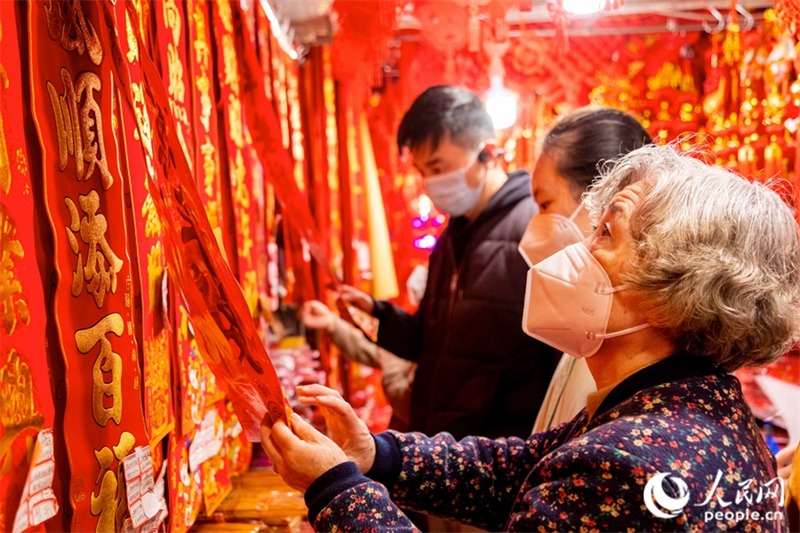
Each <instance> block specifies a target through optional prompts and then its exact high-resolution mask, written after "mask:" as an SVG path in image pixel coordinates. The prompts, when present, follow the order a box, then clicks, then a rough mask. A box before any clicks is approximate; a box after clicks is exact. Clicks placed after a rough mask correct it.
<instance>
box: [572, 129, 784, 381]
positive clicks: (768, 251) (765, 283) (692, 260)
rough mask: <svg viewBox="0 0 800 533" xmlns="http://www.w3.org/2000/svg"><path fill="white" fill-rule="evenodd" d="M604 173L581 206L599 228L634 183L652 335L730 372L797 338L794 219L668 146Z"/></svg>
mask: <svg viewBox="0 0 800 533" xmlns="http://www.w3.org/2000/svg"><path fill="white" fill-rule="evenodd" d="M615 163H616V164H614V165H608V166H607V167H606V171H605V172H604V177H603V176H601V178H600V179H598V180H597V181H595V183H594V184H593V185H592V187H591V188H590V189H589V191H588V192H587V193H586V195H585V197H584V203H585V204H586V205H587V207H588V209H589V213H590V217H591V219H592V220H593V221H594V222H595V223H597V222H598V221H599V220H600V217H601V215H602V213H603V211H604V210H605V209H606V207H607V206H608V205H609V204H610V203H611V201H612V198H613V197H614V196H615V195H616V194H617V193H618V192H619V191H621V190H622V189H624V188H625V187H627V186H628V185H630V184H632V183H635V182H642V185H643V191H644V192H643V195H642V199H641V201H640V202H639V204H638V205H637V206H636V208H635V209H634V211H633V213H632V214H631V218H630V228H631V234H632V236H633V239H634V241H635V242H636V254H637V259H636V264H634V265H631V266H632V267H633V268H630V269H629V272H626V274H625V276H624V279H623V280H622V281H623V282H624V283H625V284H626V285H627V286H628V287H630V288H631V289H633V290H636V291H639V293H640V294H641V295H642V296H643V298H644V301H645V302H646V303H645V313H646V316H647V318H648V321H649V322H650V324H651V325H652V326H653V327H656V328H659V329H661V330H662V331H663V332H664V333H665V334H666V335H667V336H669V337H670V338H671V339H673V341H674V342H675V343H676V345H677V347H678V348H679V349H684V350H687V351H689V352H691V353H695V354H698V355H705V356H709V357H711V358H712V360H713V361H714V363H715V364H716V365H717V366H718V367H720V368H722V369H724V370H726V371H729V372H730V371H733V370H736V369H737V368H740V367H742V366H753V365H761V364H766V363H770V362H772V361H774V360H775V359H776V358H777V357H778V356H780V355H781V354H783V353H785V352H786V351H788V350H789V349H790V348H791V347H792V346H793V345H794V344H795V343H796V342H797V341H798V339H799V338H800V272H798V269H799V268H800V235H799V234H798V226H797V223H796V221H795V219H794V215H793V210H792V208H790V207H789V206H788V205H786V203H784V201H783V200H782V199H781V198H780V197H779V196H778V194H777V193H775V192H774V191H772V190H770V188H769V187H768V186H767V185H765V184H762V183H758V182H751V181H748V180H746V179H744V178H742V177H741V176H738V175H736V174H734V173H732V172H730V171H728V170H726V169H724V168H722V167H718V166H709V165H706V164H704V163H703V162H701V161H699V160H698V159H696V158H694V157H691V156H689V155H682V154H679V153H678V152H677V151H676V150H675V149H674V148H673V147H671V146H662V147H659V146H653V145H651V146H645V147H643V148H640V149H638V150H634V151H633V152H630V153H629V154H627V155H625V156H623V157H621V158H620V159H618V160H617V161H616V162H615Z"/></svg>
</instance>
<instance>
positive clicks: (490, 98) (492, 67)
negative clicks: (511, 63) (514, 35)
mask: <svg viewBox="0 0 800 533" xmlns="http://www.w3.org/2000/svg"><path fill="white" fill-rule="evenodd" d="M508 47H509V42H508V41H507V40H506V41H503V42H489V41H485V42H484V43H483V48H484V50H486V54H487V55H488V56H489V57H490V58H491V59H490V62H489V90H488V91H486V102H485V104H484V105H485V106H486V112H487V113H489V116H490V117H492V123H494V127H495V129H497V130H504V129H506V128H510V127H511V126H513V125H514V123H515V122H516V121H517V95H516V94H514V93H512V92H511V91H509V90H508V89H506V86H505V85H504V84H503V79H504V78H505V75H506V69H505V67H504V66H503V60H502V59H501V58H502V57H503V54H505V53H506V51H507V50H508Z"/></svg>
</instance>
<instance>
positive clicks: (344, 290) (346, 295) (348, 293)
mask: <svg viewBox="0 0 800 533" xmlns="http://www.w3.org/2000/svg"><path fill="white" fill-rule="evenodd" d="M339 292H340V294H339V297H340V298H341V299H342V300H344V301H345V302H347V303H349V304H350V305H352V306H354V307H357V308H359V309H361V310H362V311H364V312H365V313H368V314H370V315H371V314H372V311H373V310H374V309H375V301H374V300H373V299H372V296H370V295H369V294H367V293H365V292H361V291H360V290H358V289H356V288H355V287H351V286H350V285H342V286H341V288H340V289H339Z"/></svg>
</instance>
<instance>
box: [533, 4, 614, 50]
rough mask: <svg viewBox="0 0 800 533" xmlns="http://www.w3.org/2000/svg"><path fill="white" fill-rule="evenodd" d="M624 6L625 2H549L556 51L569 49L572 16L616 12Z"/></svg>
mask: <svg viewBox="0 0 800 533" xmlns="http://www.w3.org/2000/svg"><path fill="white" fill-rule="evenodd" d="M624 4H625V0H547V10H548V11H549V12H550V16H551V17H552V18H553V25H554V26H555V28H556V35H555V43H556V45H555V51H556V52H557V53H562V52H565V51H566V50H568V49H569V40H568V39H567V27H569V24H570V21H571V16H572V15H585V14H588V13H596V12H598V11H614V10H615V9H619V8H620V7H622V6H623V5H624Z"/></svg>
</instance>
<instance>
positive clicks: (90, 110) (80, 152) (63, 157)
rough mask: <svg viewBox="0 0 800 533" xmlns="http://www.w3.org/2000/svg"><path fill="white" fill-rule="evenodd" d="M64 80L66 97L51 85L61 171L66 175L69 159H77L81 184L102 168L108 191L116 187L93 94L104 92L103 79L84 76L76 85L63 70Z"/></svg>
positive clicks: (88, 73)
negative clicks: (109, 168)
mask: <svg viewBox="0 0 800 533" xmlns="http://www.w3.org/2000/svg"><path fill="white" fill-rule="evenodd" d="M61 80H62V81H63V82H64V94H62V95H59V94H58V93H57V92H56V89H55V86H53V84H52V83H51V82H49V81H48V82H47V92H48V93H49V94H50V103H51V104H52V106H53V114H54V115H55V119H56V131H57V135H58V168H59V170H62V171H63V170H64V169H65V168H66V167H67V160H68V157H69V156H74V157H75V170H76V173H77V178H78V181H88V180H89V178H91V177H92V175H93V174H94V170H95V168H98V169H100V176H101V179H102V184H103V189H105V190H108V189H109V188H111V186H112V185H113V184H114V178H113V177H112V176H111V173H110V172H109V171H108V160H107V158H106V149H105V144H104V143H103V128H102V124H103V116H102V112H101V111H100V106H99V105H98V104H97V101H96V100H95V99H94V92H93V91H99V90H100V89H101V86H102V85H101V82H100V78H99V77H98V76H97V74H95V73H94V72H83V73H81V74H80V75H78V78H77V81H76V83H75V85H73V84H72V77H71V76H70V74H69V72H68V71H67V69H65V68H62V69H61ZM81 101H82V103H81Z"/></svg>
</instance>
